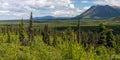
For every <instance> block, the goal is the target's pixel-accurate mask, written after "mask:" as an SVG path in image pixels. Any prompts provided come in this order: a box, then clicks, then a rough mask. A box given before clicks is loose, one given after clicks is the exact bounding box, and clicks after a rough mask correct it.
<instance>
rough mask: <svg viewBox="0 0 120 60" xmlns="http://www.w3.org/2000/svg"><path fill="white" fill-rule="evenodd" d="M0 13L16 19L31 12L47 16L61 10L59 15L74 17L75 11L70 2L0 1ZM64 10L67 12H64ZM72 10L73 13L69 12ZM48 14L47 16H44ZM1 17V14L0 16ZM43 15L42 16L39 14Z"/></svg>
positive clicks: (56, 0) (61, 0)
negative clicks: (72, 15) (71, 15)
mask: <svg viewBox="0 0 120 60" xmlns="http://www.w3.org/2000/svg"><path fill="white" fill-rule="evenodd" d="M0 8H1V9H0V13H1V12H2V13H5V14H4V15H7V16H8V15H11V16H16V17H18V16H19V17H20V16H21V17H22V16H26V15H27V16H26V17H28V15H29V13H30V12H31V11H32V12H33V13H34V15H37V16H38V14H39V12H42V13H45V15H48V14H49V13H50V12H53V11H56V12H57V11H58V10H61V9H62V10H63V11H62V12H64V13H61V15H62V14H64V15H68V14H70V13H72V14H74V15H75V13H74V12H75V11H76V10H77V9H76V8H75V6H74V4H73V3H72V2H71V0H0ZM66 9H70V11H69V10H67V11H69V12H67V11H66ZM71 9H73V10H74V11H71ZM46 13H48V14H46ZM0 15H1V14H0ZM39 15H43V14H39Z"/></svg>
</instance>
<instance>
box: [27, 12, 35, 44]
mask: <svg viewBox="0 0 120 60" xmlns="http://www.w3.org/2000/svg"><path fill="white" fill-rule="evenodd" d="M28 36H29V37H28V38H29V41H30V42H33V43H34V44H35V40H34V27H33V16H32V12H31V15H30V21H29V27H28Z"/></svg>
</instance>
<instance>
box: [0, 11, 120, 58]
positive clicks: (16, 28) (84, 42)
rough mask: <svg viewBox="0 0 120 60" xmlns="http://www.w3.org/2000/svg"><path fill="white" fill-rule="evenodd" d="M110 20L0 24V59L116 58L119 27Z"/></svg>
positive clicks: (117, 54)
mask: <svg viewBox="0 0 120 60" xmlns="http://www.w3.org/2000/svg"><path fill="white" fill-rule="evenodd" d="M119 24H120V23H119V22H113V21H80V20H78V21H34V22H33V18H32V13H31V15H30V20H29V22H28V21H24V20H23V19H22V20H21V21H20V22H13V23H12V22H1V23H0V60H119V59H120V32H119V31H120V28H119Z"/></svg>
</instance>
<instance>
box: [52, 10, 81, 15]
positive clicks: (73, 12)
mask: <svg viewBox="0 0 120 60" xmlns="http://www.w3.org/2000/svg"><path fill="white" fill-rule="evenodd" d="M82 12H83V11H82V10H80V9H71V10H57V11H55V12H52V14H53V15H54V16H61V17H73V16H76V15H80V14H81V13H82Z"/></svg>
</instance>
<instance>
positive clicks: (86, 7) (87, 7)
mask: <svg viewBox="0 0 120 60" xmlns="http://www.w3.org/2000/svg"><path fill="white" fill-rule="evenodd" d="M90 7H91V6H85V7H83V9H84V10H87V9H89V8H90Z"/></svg>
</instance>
